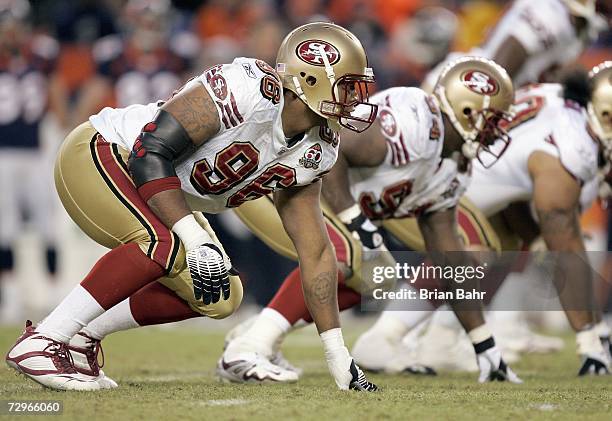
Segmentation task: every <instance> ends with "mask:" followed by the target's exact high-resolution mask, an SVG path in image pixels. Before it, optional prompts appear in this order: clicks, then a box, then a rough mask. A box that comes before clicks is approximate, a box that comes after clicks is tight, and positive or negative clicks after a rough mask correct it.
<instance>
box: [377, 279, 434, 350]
mask: <svg viewBox="0 0 612 421" xmlns="http://www.w3.org/2000/svg"><path fill="white" fill-rule="evenodd" d="M401 288H402V289H406V290H414V291H416V289H415V288H414V287H413V286H412V285H410V284H405V285H402V286H401ZM417 296H418V292H417ZM435 309H436V306H434V305H433V304H432V303H431V302H429V301H428V300H421V299H418V300H410V301H408V302H403V301H402V302H399V301H397V302H393V303H391V304H390V305H389V306H388V310H386V311H383V313H382V314H381V316H380V317H379V318H378V320H377V321H376V323H375V324H374V326H372V327H371V328H370V330H376V331H380V333H381V334H383V335H385V336H386V337H387V338H388V339H394V338H396V339H397V340H401V339H402V338H403V337H404V336H405V335H406V334H407V333H408V332H409V331H411V330H412V329H414V328H415V327H416V326H418V325H419V324H420V323H421V322H422V321H423V320H425V319H427V318H429V317H431V316H432V315H433V312H434V310H435Z"/></svg>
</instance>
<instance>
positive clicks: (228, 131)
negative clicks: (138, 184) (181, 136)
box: [89, 58, 338, 213]
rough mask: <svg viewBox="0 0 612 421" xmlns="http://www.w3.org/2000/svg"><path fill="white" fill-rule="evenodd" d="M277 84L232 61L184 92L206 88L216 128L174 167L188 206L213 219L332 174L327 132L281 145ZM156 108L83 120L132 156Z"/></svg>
mask: <svg viewBox="0 0 612 421" xmlns="http://www.w3.org/2000/svg"><path fill="white" fill-rule="evenodd" d="M279 80H280V79H279V78H278V75H277V74H276V73H275V72H274V70H273V69H272V68H271V67H270V66H268V65H267V64H266V63H264V62H263V61H260V60H255V59H250V58H237V59H235V60H234V61H233V62H232V63H231V64H223V65H218V66H213V67H211V68H210V69H208V70H206V71H205V72H204V73H203V74H202V75H200V76H198V77H196V78H194V79H192V80H190V81H189V82H188V83H187V84H186V85H185V87H190V86H193V85H195V84H198V83H201V84H202V85H203V86H204V87H205V88H206V90H207V91H208V93H209V94H210V97H211V98H212V99H213V101H214V102H215V104H216V105H217V112H218V114H219V121H220V126H221V128H220V130H219V132H218V133H217V134H216V135H215V136H213V137H212V138H211V139H209V140H208V141H206V142H205V143H204V144H203V145H202V146H200V147H199V148H198V149H197V150H196V151H195V152H194V153H193V154H192V155H190V156H188V157H186V158H184V159H183V160H182V161H180V162H177V163H175V166H176V173H177V175H178V177H179V178H180V180H181V185H182V189H183V190H184V191H185V192H186V193H188V194H189V195H191V196H194V197H195V199H196V200H195V201H194V200H190V203H191V204H192V206H193V204H194V202H195V203H196V205H197V209H196V210H202V211H204V212H209V213H217V212H221V211H223V210H224V209H225V208H230V207H236V206H239V205H240V204H241V203H243V202H244V201H246V200H253V199H257V198H258V197H261V196H263V195H266V194H269V193H272V192H273V191H274V190H275V189H277V188H285V187H291V186H303V185H307V184H311V183H313V182H314V181H316V180H317V179H319V178H320V177H321V176H322V175H324V174H325V173H327V172H328V171H329V170H330V169H331V167H332V166H333V164H334V162H335V161H336V157H337V144H338V135H337V134H336V133H334V132H332V131H331V130H330V129H328V128H327V127H315V128H312V129H310V130H309V131H308V132H307V133H306V134H305V135H304V137H303V138H302V139H301V140H299V141H294V142H289V141H288V140H287V139H286V138H285V136H284V133H283V128H282V122H281V111H282V109H283V94H282V87H281V85H280V81H279ZM162 104H163V102H162V101H159V102H157V103H152V104H148V105H132V106H129V107H127V108H120V109H112V108H105V109H103V110H102V111H101V112H100V113H99V114H97V115H94V116H91V117H90V119H89V120H90V122H91V123H92V124H93V126H94V127H95V129H96V130H98V132H100V134H102V136H103V137H104V138H105V139H106V140H107V141H109V142H112V143H117V144H119V145H121V146H122V147H124V148H126V149H128V150H131V149H132V147H133V145H134V143H135V141H136V137H137V136H138V135H139V133H140V131H141V130H142V128H143V126H144V125H145V124H146V123H148V122H150V121H152V120H153V118H154V116H155V113H156V112H157V110H158V109H159V107H160V106H161V105H162Z"/></svg>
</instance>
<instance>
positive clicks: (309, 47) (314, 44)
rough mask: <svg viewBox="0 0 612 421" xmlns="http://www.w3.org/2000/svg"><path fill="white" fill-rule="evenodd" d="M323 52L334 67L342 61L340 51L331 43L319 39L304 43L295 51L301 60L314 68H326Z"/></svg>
mask: <svg viewBox="0 0 612 421" xmlns="http://www.w3.org/2000/svg"><path fill="white" fill-rule="evenodd" d="M322 51H323V52H324V53H325V56H326V57H327V61H329V64H330V65H334V64H336V63H338V61H340V52H339V51H338V49H337V48H336V47H334V46H333V45H331V44H330V43H329V42H325V41H321V40H318V39H311V40H308V41H303V42H302V43H300V44H299V45H298V46H297V48H296V49H295V53H296V54H297V56H298V57H299V58H300V60H302V61H303V62H305V63H308V64H312V65H314V66H325V62H324V61H323V54H322Z"/></svg>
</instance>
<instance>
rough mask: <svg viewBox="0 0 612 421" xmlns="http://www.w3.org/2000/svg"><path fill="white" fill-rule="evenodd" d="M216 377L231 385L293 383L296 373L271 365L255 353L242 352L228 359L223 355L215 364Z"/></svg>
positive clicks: (296, 378) (296, 379) (296, 377)
mask: <svg viewBox="0 0 612 421" xmlns="http://www.w3.org/2000/svg"><path fill="white" fill-rule="evenodd" d="M217 375H218V376H219V379H220V380H221V381H226V382H232V383H264V382H278V383H293V382H296V381H298V375H297V373H295V372H293V371H289V370H286V369H284V368H282V367H279V366H277V365H274V364H272V363H271V362H270V361H269V360H268V359H267V358H265V357H263V356H262V355H260V354H257V353H255V352H244V353H241V354H237V355H236V356H234V357H232V359H228V358H227V357H226V355H225V353H224V354H223V355H222V356H221V358H220V359H219V362H218V363H217Z"/></svg>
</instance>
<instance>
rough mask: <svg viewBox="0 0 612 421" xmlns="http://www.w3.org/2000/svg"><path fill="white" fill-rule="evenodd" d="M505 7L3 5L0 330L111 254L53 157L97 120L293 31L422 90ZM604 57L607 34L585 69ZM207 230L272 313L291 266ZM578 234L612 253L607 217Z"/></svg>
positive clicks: (3, 1)
mask: <svg viewBox="0 0 612 421" xmlns="http://www.w3.org/2000/svg"><path fill="white" fill-rule="evenodd" d="M507 3H509V1H503V0H461V1H460V0H438V1H436V0H310V1H304V0H252V1H249V0H208V1H197V0H174V1H170V0H128V1H126V0H32V1H30V2H28V1H27V0H0V292H1V297H0V300H1V301H0V324H2V323H15V322H21V321H22V320H21V319H22V317H23V316H24V315H25V314H26V313H28V314H36V315H42V314H43V313H45V312H47V311H48V310H49V309H50V308H52V307H53V306H54V305H55V304H56V303H57V302H58V301H59V300H60V298H61V297H62V296H63V295H64V294H65V293H66V292H67V290H68V289H69V288H71V287H72V286H73V285H74V284H76V283H77V282H79V281H80V280H81V278H82V277H83V276H84V274H85V273H86V272H87V270H89V268H90V267H91V265H92V264H93V263H94V262H95V261H96V259H97V258H98V257H99V256H100V255H101V254H102V253H103V252H104V250H103V249H102V248H101V247H99V246H97V245H95V244H94V243H93V241H91V240H90V239H88V238H87V237H85V236H84V234H82V233H80V231H79V229H78V228H77V227H76V226H75V225H74V224H73V223H72V222H71V221H70V219H69V218H68V216H67V215H66V214H65V212H64V210H63V209H62V207H61V205H60V204H59V201H58V200H57V198H56V195H55V189H54V187H53V162H54V158H55V152H56V150H57V148H58V145H59V144H60V143H61V141H62V139H63V137H64V135H65V134H66V133H67V132H68V131H69V130H70V129H72V128H73V127H75V126H76V125H77V124H79V123H81V122H82V121H85V120H86V119H87V118H88V116H89V115H91V114H93V113H95V112H97V110H99V109H100V108H102V107H104V106H126V105H129V104H132V103H139V102H145V103H146V102H151V101H153V100H156V99H160V98H165V97H167V96H168V95H170V93H171V92H172V91H173V90H174V89H176V88H177V87H179V86H180V85H181V84H182V83H183V82H184V81H186V80H187V79H188V78H190V77H191V76H193V75H196V74H199V73H201V72H202V71H203V69H205V68H206V67H208V66H210V65H212V64H216V63H223V62H228V61H231V60H232V59H233V58H234V57H236V56H242V55H244V56H250V57H258V58H261V59H263V60H266V61H267V62H269V63H273V62H274V60H275V55H276V49H277V47H278V45H279V44H280V41H281V39H282V38H283V36H284V35H285V34H286V33H287V32H288V30H289V29H290V28H292V27H294V26H296V25H299V24H303V23H306V22H308V21H313V20H331V21H334V22H336V23H338V24H340V25H344V26H346V27H347V28H349V29H350V30H351V31H353V32H354V33H355V34H356V35H357V36H358V37H359V38H360V39H361V40H362V42H363V43H364V45H365V47H366V50H367V52H368V55H369V59H370V61H371V64H372V66H373V68H374V69H375V72H376V77H377V81H378V82H377V86H378V88H379V89H381V88H386V87H390V86H394V85H405V86H418V85H419V84H420V81H421V80H422V78H423V76H424V75H425V74H426V72H427V71H428V70H429V69H430V68H431V67H433V66H434V65H435V64H436V63H438V62H439V61H440V60H441V59H442V58H443V57H444V56H445V55H446V53H447V52H448V51H450V50H467V49H468V48H470V47H472V46H474V45H476V44H478V43H479V42H481V41H482V40H483V39H484V38H485V37H486V35H487V31H488V30H489V29H490V28H491V27H492V25H493V24H494V23H495V22H496V20H497V19H498V18H499V16H500V15H501V13H502V12H503V10H504V7H505V6H506V4H507ZM610 57H612V33H610V32H608V33H605V34H603V35H602V36H601V37H600V39H599V41H598V42H597V43H596V44H595V45H594V46H593V47H591V48H590V49H589V50H588V51H587V52H586V53H585V54H584V55H583V56H582V57H581V62H582V64H584V65H585V66H591V65H594V64H596V63H598V62H600V61H601V60H603V59H604V58H608V59H609V58H610ZM211 219H212V222H213V225H214V227H215V229H216V230H217V233H218V235H219V237H220V238H221V239H222V241H223V242H224V244H225V245H226V248H227V250H228V252H229V254H230V256H231V257H232V258H233V259H234V262H235V266H236V267H238V268H239V269H240V270H241V271H242V273H243V275H244V281H245V290H246V297H247V298H246V300H247V301H251V302H257V303H260V304H263V303H266V302H267V300H268V298H269V297H270V296H271V294H273V292H274V291H275V290H276V288H277V286H278V285H279V283H280V282H281V281H282V280H283V279H284V276H285V275H286V273H287V272H289V270H291V269H292V267H293V265H294V264H293V263H291V262H289V261H286V260H284V259H282V258H280V257H278V256H276V255H275V254H274V253H273V252H272V251H270V250H268V249H267V248H266V247H264V246H262V244H261V243H260V242H259V241H258V240H257V239H255V238H254V237H253V236H252V235H251V234H250V233H249V232H248V230H246V228H244V226H243V225H241V223H239V221H238V220H237V218H236V217H235V216H234V215H233V214H232V213H226V214H224V215H222V216H219V217H211ZM610 221H612V218H611V219H610ZM584 224H585V227H587V230H588V232H589V233H591V236H592V238H593V239H594V240H593V241H591V247H592V248H593V249H599V250H606V245H607V243H606V239H607V231H606V229H607V225H608V218H607V217H606V215H605V211H603V210H602V208H601V206H597V207H596V208H595V209H593V210H591V211H590V212H589V213H588V214H587V216H586V218H585V221H584ZM609 247H610V246H609V245H608V249H609ZM261 262H266V264H265V265H261Z"/></svg>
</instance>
